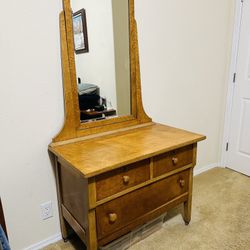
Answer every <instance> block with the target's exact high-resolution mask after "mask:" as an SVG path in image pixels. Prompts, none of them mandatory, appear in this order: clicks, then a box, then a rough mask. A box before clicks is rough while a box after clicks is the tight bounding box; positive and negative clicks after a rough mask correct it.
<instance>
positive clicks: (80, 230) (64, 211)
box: [61, 205, 86, 244]
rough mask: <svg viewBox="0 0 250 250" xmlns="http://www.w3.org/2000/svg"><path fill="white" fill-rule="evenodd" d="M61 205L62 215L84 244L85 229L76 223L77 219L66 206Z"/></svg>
mask: <svg viewBox="0 0 250 250" xmlns="http://www.w3.org/2000/svg"><path fill="white" fill-rule="evenodd" d="M61 206H62V215H63V217H64V218H65V220H66V221H67V222H68V223H69V225H70V226H71V227H72V228H73V229H74V231H75V232H76V234H77V235H78V236H79V238H80V239H81V240H82V241H83V242H84V243H85V244H86V232H85V229H84V228H83V227H82V226H81V225H80V224H79V223H78V221H77V220H76V219H75V218H74V217H73V216H72V214H71V213H70V212H69V211H68V209H67V208H66V207H64V206H63V205H61Z"/></svg>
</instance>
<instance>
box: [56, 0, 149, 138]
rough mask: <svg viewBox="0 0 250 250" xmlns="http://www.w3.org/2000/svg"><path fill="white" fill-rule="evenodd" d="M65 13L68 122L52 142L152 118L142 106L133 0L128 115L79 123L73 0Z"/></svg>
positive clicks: (131, 1)
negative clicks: (129, 108) (129, 113)
mask: <svg viewBox="0 0 250 250" xmlns="http://www.w3.org/2000/svg"><path fill="white" fill-rule="evenodd" d="M63 6H64V16H63V17H61V25H60V26H61V47H62V49H61V51H62V67H63V85H64V93H65V94H64V100H65V124H64V127H63V129H62V130H61V132H60V133H59V134H58V135H57V136H56V137H55V138H54V139H53V142H60V141H65V140H70V139H73V138H78V137H83V136H87V135H91V134H97V133H103V132H106V131H112V130H116V129H120V128H124V127H129V126H135V125H138V124H143V123H148V122H151V121H152V119H151V118H149V117H148V116H147V115H146V113H145V111H144V108H143V104H142V97H141V79H140V65H139V48H138V38H137V27H136V21H135V16H134V0H129V6H130V8H129V10H130V13H129V18H130V69H131V77H130V78H131V104H132V105H131V107H132V112H131V115H129V116H123V117H117V118H113V119H106V120H101V121H94V122H90V123H82V124H81V123H80V111H79V104H78V94H77V84H76V82H77V81H76V67H75V53H74V38H73V30H72V27H73V26H72V12H71V5H70V0H63Z"/></svg>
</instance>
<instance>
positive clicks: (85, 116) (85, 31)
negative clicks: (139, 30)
mask: <svg viewBox="0 0 250 250" xmlns="http://www.w3.org/2000/svg"><path fill="white" fill-rule="evenodd" d="M71 7H72V12H73V30H74V42H75V62H76V76H77V80H78V82H77V86H78V96H79V107H80V114H81V117H80V119H81V122H89V121H95V120H103V119H111V118H114V117H117V116H126V115H130V114H131V86H130V55H129V51H130V49H129V2H128V0H72V1H71Z"/></svg>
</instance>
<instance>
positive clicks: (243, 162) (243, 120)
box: [227, 0, 250, 176]
mask: <svg viewBox="0 0 250 250" xmlns="http://www.w3.org/2000/svg"><path fill="white" fill-rule="evenodd" d="M230 125H231V128H230V135H229V148H228V157H227V158H228V160H227V166H228V167H229V168H232V169H234V170H236V171H238V172H241V173H243V174H246V175H248V176H250V0H245V1H244V4H243V9H242V21H241V30H240V40H239V50H238V62H237V75H236V81H235V88H234V96H233V104H232V116H231V124H230Z"/></svg>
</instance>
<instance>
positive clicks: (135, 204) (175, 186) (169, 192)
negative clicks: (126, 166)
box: [96, 170, 189, 239]
mask: <svg viewBox="0 0 250 250" xmlns="http://www.w3.org/2000/svg"><path fill="white" fill-rule="evenodd" d="M188 186H189V170H186V171H183V172H181V173H178V174H176V175H173V176H170V177H168V178H166V179H163V180H161V181H158V182H155V183H153V184H151V185H148V186H146V187H143V188H141V189H139V190H136V191H134V192H131V193H129V194H126V195H124V196H122V197H119V198H117V199H115V200H112V201H110V202H107V203H105V204H103V205H100V206H99V207H97V208H96V218H97V235H98V239H102V238H104V237H105V236H108V235H110V234H112V233H114V232H115V231H117V230H119V229H121V228H124V227H126V226H128V225H129V224H130V223H132V222H133V221H134V220H136V219H137V218H139V217H140V216H143V215H146V214H148V213H149V212H151V211H153V210H155V209H157V208H160V207H161V206H163V205H164V204H166V203H167V202H169V201H171V200H172V199H173V198H176V197H178V196H179V195H181V194H184V193H185V192H187V191H188Z"/></svg>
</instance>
